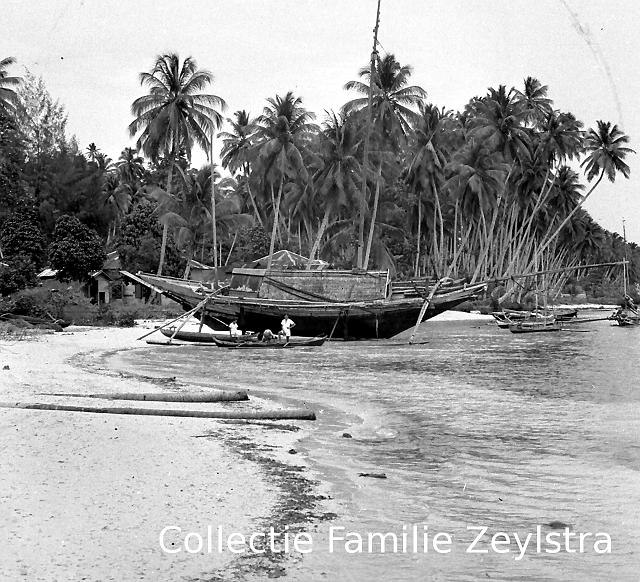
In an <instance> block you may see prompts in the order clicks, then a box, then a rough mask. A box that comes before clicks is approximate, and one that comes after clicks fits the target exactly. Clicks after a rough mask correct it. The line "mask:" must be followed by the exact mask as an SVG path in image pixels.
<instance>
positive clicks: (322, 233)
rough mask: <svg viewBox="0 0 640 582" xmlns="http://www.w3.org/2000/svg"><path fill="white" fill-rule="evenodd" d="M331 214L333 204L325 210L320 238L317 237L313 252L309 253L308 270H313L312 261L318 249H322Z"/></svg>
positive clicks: (319, 230) (319, 232) (319, 231)
mask: <svg viewBox="0 0 640 582" xmlns="http://www.w3.org/2000/svg"><path fill="white" fill-rule="evenodd" d="M330 213H331V204H328V205H327V206H326V208H325V209H324V216H323V217H322V222H321V223H320V228H319V229H318V236H316V240H315V241H314V242H313V247H312V248H311V252H310V253H309V262H308V263H307V270H309V269H311V261H313V259H315V257H316V253H317V252H318V248H319V247H320V241H321V240H322V237H323V236H324V231H325V230H326V228H327V225H328V224H329V214H330Z"/></svg>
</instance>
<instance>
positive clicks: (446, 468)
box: [120, 320, 640, 581]
mask: <svg viewBox="0 0 640 582" xmlns="http://www.w3.org/2000/svg"><path fill="white" fill-rule="evenodd" d="M580 329H584V330H591V331H588V332H586V333H578V332H561V333H551V334H530V335H519V336H515V335H513V334H510V333H509V332H508V331H504V330H499V329H498V328H497V327H495V326H494V325H493V324H490V323H489V322H487V321H485V320H482V321H475V320H473V321H471V320H467V321H463V322H430V323H428V324H426V325H424V326H423V328H422V330H421V336H420V338H419V339H421V340H424V341H428V342H429V343H428V344H426V345H414V346H407V345H404V346H402V345H388V343H385V342H365V343H347V344H344V343H332V344H329V345H325V346H323V347H321V348H315V349H313V348H309V349H305V350H283V351H273V352H268V353H267V352H248V351H243V352H234V351H229V350H217V349H203V348H196V347H183V348H178V349H170V350H169V351H163V350H161V349H155V350H154V349H146V348H145V349H142V350H137V351H133V352H128V353H126V354H124V355H123V356H120V359H121V364H124V365H126V366H134V365H135V366H136V367H137V368H138V369H140V368H142V369H143V370H144V369H148V370H153V371H154V372H155V373H157V372H158V371H162V372H163V373H171V374H178V375H179V376H182V377H184V376H185V375H189V376H190V377H191V378H195V379H196V381H197V380H198V379H199V380H200V382H201V383H203V384H205V383H206V382H207V380H209V381H214V382H215V383H216V384H217V383H223V384H227V385H228V386H229V387H241V386H242V387H249V388H250V389H251V390H252V392H253V393H254V394H256V395H258V394H264V395H267V396H275V397H276V398H279V399H282V400H283V401H287V403H288V404H299V402H300V401H304V402H306V403H308V404H309V406H311V407H312V408H314V409H315V410H316V411H318V412H319V422H317V423H315V424H314V426H313V430H312V434H311V436H310V437H309V438H307V439H305V440H304V441H303V443H301V445H302V446H301V449H304V451H305V453H306V454H307V455H308V457H309V459H310V461H311V462H312V464H313V467H314V468H315V469H317V470H318V471H319V473H320V474H321V476H322V478H323V479H325V480H327V481H328V482H330V483H331V484H332V496H333V497H334V499H335V502H336V503H337V505H338V511H337V512H338V513H339V518H338V519H337V520H336V521H335V522H333V523H331V524H321V525H320V526H319V528H318V531H317V532H316V533H315V534H314V535H315V537H314V552H313V553H312V554H308V555H307V556H305V558H304V560H303V562H302V565H301V566H300V567H299V568H298V570H292V571H290V572H289V575H288V579H290V580H369V579H371V578H372V577H378V578H379V579H380V580H485V579H487V580H488V579H491V580H509V581H512V580H522V581H525V580H526V581H541V580H560V579H562V580H575V581H582V580H604V579H607V578H611V579H614V580H616V581H620V580H630V581H631V580H633V581H636V580H638V579H639V576H640V574H639V573H640V553H639V552H640V382H639V380H640V371H639V368H638V362H639V361H640V329H628V328H617V327H611V326H610V325H609V323H608V322H598V323H592V324H586V325H584V327H581V328H580ZM343 432H348V433H350V434H351V435H352V436H353V438H352V439H347V438H342V436H341V435H342V433H343ZM360 472H374V473H385V474H386V475H387V479H386V480H381V479H371V478H365V477H359V476H358V473H360ZM552 521H561V522H564V523H566V524H570V526H571V531H573V532H583V533H596V532H607V533H608V534H609V535H610V536H611V539H612V553H611V554H610V555H598V554H596V553H595V552H594V551H593V538H590V539H587V541H585V546H584V550H585V551H584V553H580V552H576V553H567V552H565V551H564V550H563V551H562V552H560V553H558V554H545V553H540V554H538V553H537V552H536V548H535V533H536V526H538V525H541V526H542V535H543V536H544V535H546V533H547V532H550V531H552V530H551V529H550V528H549V527H548V526H546V525H544V524H548V523H549V522H552ZM411 524H418V525H419V528H420V531H422V528H423V525H428V530H429V532H431V535H433V534H435V533H438V532H447V533H448V534H450V535H451V537H452V539H453V543H452V545H451V548H452V551H451V553H449V554H446V555H445V554H437V553H434V552H433V549H432V548H431V547H430V548H429V551H428V552H427V553H424V552H422V551H420V552H418V553H413V552H412V551H411V549H410V548H411V543H410V544H409V551H408V553H405V554H403V553H395V554H394V553H386V554H380V553H374V554H366V553H356V554H347V553H346V552H345V551H344V549H343V548H341V547H337V546H334V552H333V553H330V552H329V551H328V548H329V541H328V527H329V525H333V526H342V527H345V528H346V531H356V532H359V533H361V534H362V535H364V536H366V533H367V532H381V533H388V532H394V533H396V534H397V535H398V537H400V536H401V534H402V532H403V525H405V526H406V527H407V528H409V529H410V527H411ZM468 526H473V527H476V526H477V527H482V526H486V527H487V528H488V530H487V535H485V536H484V538H483V540H482V542H481V543H480V544H478V548H480V549H489V552H488V553H486V554H469V553H467V552H466V550H467V548H468V547H469V544H470V542H471V540H472V539H473V538H474V537H475V533H476V532H475V531H469V530H467V527H468ZM496 532H505V533H508V534H509V535H510V536H511V545H509V546H500V548H501V549H502V548H505V547H508V548H509V549H510V553H508V554H498V553H495V552H493V551H491V549H490V546H489V545H488V544H489V538H490V536H491V535H492V534H494V533H496ZM514 532H517V533H518V534H519V536H520V538H521V539H522V538H524V537H526V535H527V534H528V533H532V534H533V535H534V541H532V542H531V545H530V547H529V549H528V550H527V552H526V554H525V556H524V558H523V559H521V560H516V559H515V558H516V557H517V556H519V549H518V547H517V545H516V543H515V541H514V539H513V534H514ZM571 539H572V542H571V544H572V545H571V546H570V548H571V549H578V548H579V544H578V542H577V541H576V540H577V538H576V537H574V538H571ZM420 543H422V542H420ZM545 547H551V546H546V545H545V542H544V540H543V542H542V549H543V550H544V548H545Z"/></svg>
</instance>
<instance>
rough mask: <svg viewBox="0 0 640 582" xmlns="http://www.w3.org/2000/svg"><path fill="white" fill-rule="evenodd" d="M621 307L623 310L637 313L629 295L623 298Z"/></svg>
mask: <svg viewBox="0 0 640 582" xmlns="http://www.w3.org/2000/svg"><path fill="white" fill-rule="evenodd" d="M623 307H624V308H625V309H630V310H631V311H637V310H638V308H637V307H636V304H635V302H634V300H633V298H632V297H630V296H629V295H625V296H624V305H623Z"/></svg>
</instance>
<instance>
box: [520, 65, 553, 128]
mask: <svg viewBox="0 0 640 582" xmlns="http://www.w3.org/2000/svg"><path fill="white" fill-rule="evenodd" d="M548 91H549V87H547V85H543V84H542V83H540V81H538V79H535V78H534V77H527V78H526V79H525V80H524V91H518V90H516V92H515V94H516V100H517V101H518V103H519V104H520V105H521V106H522V107H523V109H524V111H525V113H524V120H525V121H526V122H527V123H530V124H532V125H533V126H534V127H535V126H537V125H538V124H539V123H540V122H541V121H542V120H543V119H544V118H545V117H546V116H547V115H548V114H549V113H550V112H551V107H552V104H553V101H551V99H549V98H548V97H547V93H548Z"/></svg>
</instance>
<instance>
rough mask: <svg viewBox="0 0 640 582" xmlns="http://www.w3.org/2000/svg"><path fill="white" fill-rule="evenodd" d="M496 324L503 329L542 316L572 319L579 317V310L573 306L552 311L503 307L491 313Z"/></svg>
mask: <svg viewBox="0 0 640 582" xmlns="http://www.w3.org/2000/svg"><path fill="white" fill-rule="evenodd" d="M491 315H492V316H493V318H494V319H495V320H496V324H497V325H498V327H499V328H501V329H507V328H508V327H509V326H510V325H511V324H513V323H518V322H520V321H528V320H531V319H535V318H540V317H548V316H550V315H551V316H554V317H555V318H556V320H558V321H570V320H571V319H573V318H575V317H578V310H577V309H573V308H563V309H553V310H552V311H551V312H550V313H549V312H544V311H521V310H515V309H503V310H502V311H494V312H492V313H491Z"/></svg>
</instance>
